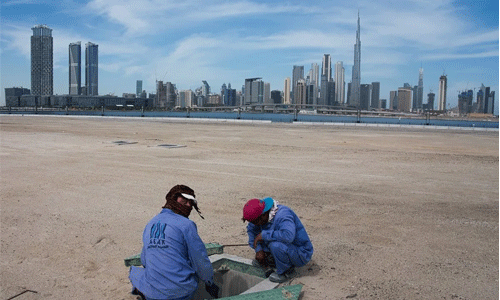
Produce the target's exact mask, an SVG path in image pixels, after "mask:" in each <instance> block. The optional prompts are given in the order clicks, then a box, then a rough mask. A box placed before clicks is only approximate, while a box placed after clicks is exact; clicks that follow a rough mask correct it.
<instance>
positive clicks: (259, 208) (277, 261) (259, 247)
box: [243, 198, 313, 283]
mask: <svg viewBox="0 0 500 300" xmlns="http://www.w3.org/2000/svg"><path fill="white" fill-rule="evenodd" d="M243 221H248V222H249V224H248V225H247V233H248V244H249V245H250V247H251V248H253V249H254V250H255V262H256V263H257V264H259V265H261V266H263V267H269V266H271V267H272V266H273V265H275V267H276V271H275V272H273V273H271V274H270V276H269V280H271V281H273V282H280V283H281V282H284V281H286V280H287V279H289V278H290V277H291V276H292V275H293V272H294V267H302V266H303V265H305V264H307V263H308V262H309V261H310V260H311V257H312V255H313V245H312V243H311V241H310V240H309V236H308V235H307V232H306V230H305V228H304V226H303V225H302V222H301V221H300V219H299V217H297V215H296V214H295V213H294V212H293V210H291V209H290V208H288V207H287V206H284V205H280V204H279V203H278V202H277V201H276V200H274V199H272V198H265V199H262V200H261V199H251V200H248V202H247V203H246V204H245V206H244V207H243Z"/></svg>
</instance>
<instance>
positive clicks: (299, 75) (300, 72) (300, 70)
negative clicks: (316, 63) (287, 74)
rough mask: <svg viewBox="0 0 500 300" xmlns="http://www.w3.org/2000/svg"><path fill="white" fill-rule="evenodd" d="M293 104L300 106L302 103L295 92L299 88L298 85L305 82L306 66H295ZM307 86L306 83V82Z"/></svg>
mask: <svg viewBox="0 0 500 300" xmlns="http://www.w3.org/2000/svg"><path fill="white" fill-rule="evenodd" d="M292 75H293V76H292V104H299V103H300V101H299V100H297V99H300V98H297V93H296V92H295V90H296V88H297V83H298V81H299V80H301V79H302V80H304V66H293V74H292ZM304 84H305V81H304Z"/></svg>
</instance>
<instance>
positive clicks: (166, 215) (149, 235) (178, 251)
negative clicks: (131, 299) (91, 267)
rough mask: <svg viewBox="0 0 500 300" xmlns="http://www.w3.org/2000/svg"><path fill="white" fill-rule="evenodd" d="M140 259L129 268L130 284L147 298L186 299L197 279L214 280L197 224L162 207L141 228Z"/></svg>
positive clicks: (196, 285)
mask: <svg viewBox="0 0 500 300" xmlns="http://www.w3.org/2000/svg"><path fill="white" fill-rule="evenodd" d="M142 241H143V248H142V252H141V263H142V265H143V266H144V268H142V267H134V266H132V267H131V268H130V274H129V278H130V281H131V283H132V285H133V286H134V287H135V288H137V289H138V290H139V291H141V292H142V293H143V294H144V296H146V298H148V299H189V298H191V297H192V296H193V295H194V293H195V291H196V289H197V287H198V279H201V280H203V281H204V282H205V283H207V282H213V276H214V271H213V268H212V264H211V263H210V260H209V258H208V256H207V250H206V249H205V245H204V244H203V242H202V240H201V239H200V237H199V236H198V230H197V228H196V224H195V223H194V222H193V221H191V220H189V219H188V218H186V217H184V216H181V215H178V214H176V213H174V212H173V211H171V210H170V209H168V208H164V209H163V210H162V211H161V212H160V213H159V214H158V215H156V216H155V217H154V218H153V219H151V221H149V223H148V224H147V225H146V228H145V229H144V233H143V236H142Z"/></svg>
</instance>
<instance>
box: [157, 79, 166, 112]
mask: <svg viewBox="0 0 500 300" xmlns="http://www.w3.org/2000/svg"><path fill="white" fill-rule="evenodd" d="M166 104H167V87H166V86H165V85H164V84H163V81H157V82H156V98H155V103H154V107H158V108H164V107H166Z"/></svg>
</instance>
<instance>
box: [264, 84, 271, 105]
mask: <svg viewBox="0 0 500 300" xmlns="http://www.w3.org/2000/svg"><path fill="white" fill-rule="evenodd" d="M263 103H268V104H269V103H272V102H271V84H270V83H269V82H264V99H263Z"/></svg>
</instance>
